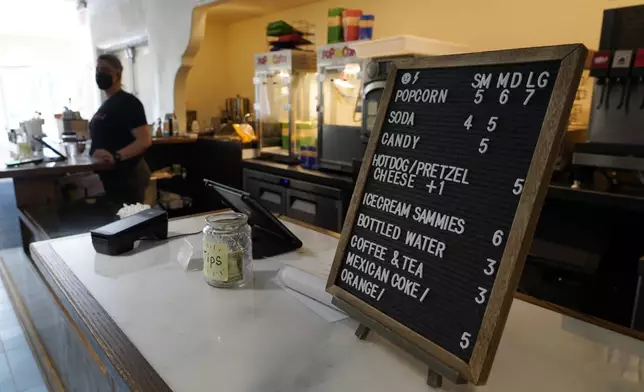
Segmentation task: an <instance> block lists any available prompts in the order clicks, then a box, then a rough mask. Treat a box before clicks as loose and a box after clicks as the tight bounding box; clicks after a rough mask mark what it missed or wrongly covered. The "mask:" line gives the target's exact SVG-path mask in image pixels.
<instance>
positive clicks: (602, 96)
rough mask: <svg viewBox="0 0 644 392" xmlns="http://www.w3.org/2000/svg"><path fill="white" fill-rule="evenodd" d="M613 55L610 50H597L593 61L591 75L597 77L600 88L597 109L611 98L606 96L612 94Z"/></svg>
mask: <svg viewBox="0 0 644 392" xmlns="http://www.w3.org/2000/svg"><path fill="white" fill-rule="evenodd" d="M611 55H612V52H611V51H609V50H604V51H599V52H595V54H593V58H592V61H591V66H590V76H592V77H595V78H597V86H598V87H599V88H600V91H599V99H598V102H597V109H600V108H601V107H602V105H603V104H604V100H606V101H608V100H609V99H607V98H606V95H607V94H608V95H609V96H610V89H611V84H610V80H609V78H608V71H609V70H610V60H611ZM607 104H608V103H607Z"/></svg>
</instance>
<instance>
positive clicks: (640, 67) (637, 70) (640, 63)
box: [631, 49, 644, 109]
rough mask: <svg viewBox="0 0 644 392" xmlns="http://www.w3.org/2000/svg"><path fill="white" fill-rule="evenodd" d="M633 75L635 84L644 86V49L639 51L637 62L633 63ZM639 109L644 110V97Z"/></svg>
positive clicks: (636, 57) (636, 53)
mask: <svg viewBox="0 0 644 392" xmlns="http://www.w3.org/2000/svg"><path fill="white" fill-rule="evenodd" d="M631 75H632V76H633V78H634V79H635V84H640V85H641V86H642V85H644V49H637V51H636V52H635V61H634V62H633V68H632V69H631ZM639 108H640V109H644V96H642V101H641V102H640V106H639Z"/></svg>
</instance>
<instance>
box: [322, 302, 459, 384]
mask: <svg viewBox="0 0 644 392" xmlns="http://www.w3.org/2000/svg"><path fill="white" fill-rule="evenodd" d="M331 302H332V303H333V305H335V306H337V307H338V308H340V309H341V310H343V311H344V312H345V313H346V314H348V315H349V316H351V318H354V319H356V320H357V321H358V322H359V323H360V325H358V328H356V337H357V338H358V339H360V340H365V339H366V338H367V336H368V335H369V332H371V331H372V330H373V331H375V332H376V333H378V335H380V336H382V337H384V338H385V339H387V340H389V341H390V342H392V343H393V344H395V345H396V346H398V347H400V348H402V349H403V350H405V351H407V352H408V353H409V354H411V355H413V356H414V357H416V358H417V359H418V360H420V361H421V362H424V363H425V364H427V366H428V367H429V369H428V370H427V385H429V386H430V387H433V388H440V387H442V386H443V377H445V378H446V379H448V380H450V381H451V382H453V383H454V384H465V383H466V382H467V380H465V379H464V378H463V377H461V375H460V374H459V373H458V371H457V370H456V369H453V368H451V367H449V366H447V365H445V364H444V363H442V362H441V361H439V360H438V359H436V358H434V357H433V356H431V355H430V354H428V353H426V352H425V351H423V350H420V349H418V347H416V345H414V343H412V342H410V341H409V340H407V339H405V338H403V337H402V336H400V335H398V334H397V333H395V332H392V331H391V330H389V329H388V328H387V327H385V326H384V325H382V324H381V323H379V322H378V321H376V320H374V319H372V318H370V317H369V316H367V315H365V314H363V313H362V312H360V311H358V310H356V309H355V308H354V307H352V306H351V305H349V304H348V303H346V302H344V301H343V300H341V299H339V298H338V297H333V298H332V299H331Z"/></svg>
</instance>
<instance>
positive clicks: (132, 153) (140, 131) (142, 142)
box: [115, 98, 152, 161]
mask: <svg viewBox="0 0 644 392" xmlns="http://www.w3.org/2000/svg"><path fill="white" fill-rule="evenodd" d="M128 112H129V113H128V114H127V115H128V123H129V125H130V128H131V129H132V136H134V141H133V142H132V143H130V144H128V145H127V146H125V147H124V148H122V149H120V150H118V151H115V152H116V153H118V154H119V155H120V157H121V160H122V161H125V160H127V159H130V158H134V157H136V156H139V155H142V154H143V153H144V152H145V150H147V149H148V148H149V147H150V146H151V145H152V132H150V128H148V122H147V120H146V118H145V109H144V108H143V104H142V103H141V101H139V100H138V99H136V98H134V99H133V102H132V103H131V105H130V107H129V110H128Z"/></svg>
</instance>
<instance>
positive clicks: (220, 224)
mask: <svg viewBox="0 0 644 392" xmlns="http://www.w3.org/2000/svg"><path fill="white" fill-rule="evenodd" d="M247 222H248V216H246V215H245V214H241V213H239V212H221V213H219V214H215V215H209V216H208V217H206V224H207V225H208V226H210V227H212V228H213V229H214V230H216V231H221V232H230V231H235V230H237V229H239V228H240V227H242V226H244V225H246V224H247Z"/></svg>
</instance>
